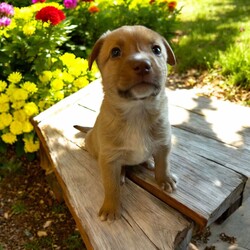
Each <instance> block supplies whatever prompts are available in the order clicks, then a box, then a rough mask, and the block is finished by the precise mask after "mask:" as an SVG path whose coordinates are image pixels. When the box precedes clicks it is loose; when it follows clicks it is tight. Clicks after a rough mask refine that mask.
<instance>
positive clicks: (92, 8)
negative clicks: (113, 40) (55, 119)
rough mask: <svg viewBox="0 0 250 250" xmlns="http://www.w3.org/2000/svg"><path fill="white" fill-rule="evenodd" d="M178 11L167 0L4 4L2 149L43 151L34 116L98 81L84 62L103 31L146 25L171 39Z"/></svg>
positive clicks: (0, 32) (0, 16) (0, 15)
mask: <svg viewBox="0 0 250 250" xmlns="http://www.w3.org/2000/svg"><path fill="white" fill-rule="evenodd" d="M12 2H15V1H12ZM16 2H19V1H16ZM178 12H179V11H177V9H176V1H166V0H165V1H164V0H161V1H157V0H155V1H153V0H151V1H143V0H140V1H139V0H136V1H129V0H120V1H114V3H112V2H110V1H107V0H100V1H98V2H97V1H96V2H94V1H91V0H89V1H82V0H81V1H76V0H64V1H53V2H52V1H48V0H47V1H45V0H32V3H31V5H29V6H23V7H13V6H12V5H10V4H8V3H5V2H3V3H0V151H1V152H4V151H5V150H6V148H7V145H8V144H14V145H15V146H16V151H17V153H18V154H19V155H21V154H23V153H27V154H29V153H34V152H36V151H37V150H38V149H39V142H38V139H37V137H36V134H35V132H34V130H33V126H32V125H31V123H30V122H29V119H30V117H32V116H34V115H37V114H38V113H40V112H41V111H43V110H45V109H47V108H48V107H50V106H51V105H53V104H54V103H56V102H58V101H59V100H61V99H63V98H64V97H66V96H68V95H70V94H71V93H74V92H76V91H77V90H79V89H80V88H82V87H84V86H86V85H87V84H88V83H89V82H90V81H92V80H94V79H95V78H96V77H97V73H98V72H97V68H96V67H94V69H93V70H92V71H91V72H90V71H89V70H88V63H87V60H86V59H84V58H86V57H87V55H88V54H89V52H90V49H91V47H92V46H93V44H94V42H95V40H96V39H97V38H98V37H99V36H100V35H101V34H102V33H103V32H105V31H106V30H108V29H114V28H117V27H119V26H121V25H125V24H126V25H134V24H142V25H145V26H148V27H149V28H152V29H154V30H156V31H158V32H160V33H162V35H164V36H165V37H167V38H169V37H171V35H172V32H173V30H174V23H175V19H176V16H177V14H178Z"/></svg>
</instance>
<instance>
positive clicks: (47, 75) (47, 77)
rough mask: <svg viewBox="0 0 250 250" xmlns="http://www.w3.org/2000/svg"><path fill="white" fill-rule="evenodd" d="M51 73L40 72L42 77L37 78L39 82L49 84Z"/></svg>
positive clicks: (46, 71)
mask: <svg viewBox="0 0 250 250" xmlns="http://www.w3.org/2000/svg"><path fill="white" fill-rule="evenodd" d="M52 76H53V75H52V72H51V71H48V70H45V71H43V72H42V75H40V76H39V80H40V81H41V82H43V83H46V82H49V81H50V80H51V78H52Z"/></svg>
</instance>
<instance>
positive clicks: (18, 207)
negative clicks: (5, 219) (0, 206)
mask: <svg viewBox="0 0 250 250" xmlns="http://www.w3.org/2000/svg"><path fill="white" fill-rule="evenodd" d="M11 211H12V213H13V214H24V213H25V212H26V211H27V207H26V205H25V204H24V202H22V201H17V202H16V203H15V204H13V205H12V207H11Z"/></svg>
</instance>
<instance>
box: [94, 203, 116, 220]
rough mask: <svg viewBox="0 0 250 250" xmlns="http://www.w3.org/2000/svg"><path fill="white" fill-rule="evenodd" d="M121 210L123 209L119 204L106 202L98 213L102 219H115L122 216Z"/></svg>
mask: <svg viewBox="0 0 250 250" xmlns="http://www.w3.org/2000/svg"><path fill="white" fill-rule="evenodd" d="M120 210H121V209H120V206H119V205H111V204H106V203H105V202H104V203H103V205H102V207H101V209H100V211H99V214H98V215H99V217H100V220H101V221H106V220H108V221H114V220H116V219H119V218H120V217H121V211H120Z"/></svg>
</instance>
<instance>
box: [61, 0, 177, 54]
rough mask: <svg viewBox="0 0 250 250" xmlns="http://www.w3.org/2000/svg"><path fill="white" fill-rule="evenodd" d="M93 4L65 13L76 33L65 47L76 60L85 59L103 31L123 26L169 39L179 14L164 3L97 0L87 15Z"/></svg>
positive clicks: (86, 4)
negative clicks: (150, 30) (155, 33)
mask: <svg viewBox="0 0 250 250" xmlns="http://www.w3.org/2000/svg"><path fill="white" fill-rule="evenodd" d="M94 6H95V5H93V3H88V2H84V1H80V2H79V3H78V6H77V8H76V9H68V10H66V11H67V12H66V13H67V15H68V16H70V18H71V22H72V24H74V25H77V29H74V31H73V32H72V34H71V39H70V41H69V42H68V43H66V44H65V46H66V47H65V49H66V50H67V51H69V50H71V51H74V53H76V54H78V55H79V56H84V57H86V56H87V55H88V54H89V50H90V49H91V48H92V46H93V44H94V42H95V41H96V40H97V39H98V38H99V37H100V36H101V35H102V34H103V33H104V32H106V31H107V30H113V29H116V28H118V27H120V26H123V25H144V26H146V27H148V28H152V29H154V30H155V31H157V32H159V33H160V34H162V35H163V36H164V37H165V38H170V37H172V36H173V34H174V30H175V26H174V25H175V23H176V22H175V20H176V17H177V15H178V14H179V11H178V10H177V9H173V10H170V8H169V5H168V2H167V1H155V2H154V3H152V4H150V3H149V1H142V0H139V1H138V0H137V1H135V0H120V1H116V4H114V3H112V2H110V1H109V0H99V1H98V5H96V7H97V9H96V11H97V12H95V13H91V7H94Z"/></svg>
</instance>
